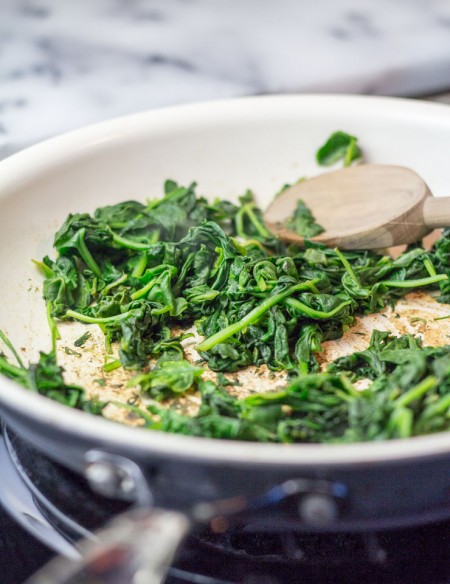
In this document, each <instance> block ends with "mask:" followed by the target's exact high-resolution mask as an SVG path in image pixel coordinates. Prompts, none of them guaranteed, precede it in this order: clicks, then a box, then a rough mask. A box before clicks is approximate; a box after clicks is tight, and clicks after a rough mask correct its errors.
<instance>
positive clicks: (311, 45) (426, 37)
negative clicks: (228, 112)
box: [0, 0, 450, 157]
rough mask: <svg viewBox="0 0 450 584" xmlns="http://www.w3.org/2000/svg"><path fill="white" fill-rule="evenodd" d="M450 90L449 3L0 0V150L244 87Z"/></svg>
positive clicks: (391, 0) (263, 90) (231, 93)
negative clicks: (103, 120) (158, 107)
mask: <svg viewBox="0 0 450 584" xmlns="http://www.w3.org/2000/svg"><path fill="white" fill-rule="evenodd" d="M444 89H450V0H0V157H2V156H5V155H7V154H9V153H11V152H14V151H16V150H18V149H20V148H22V147H24V146H26V145H28V144H31V143H34V142H36V141H38V140H40V139H42V138H45V137H47V136H50V135H54V134H57V133H60V132H62V131H65V130H68V129H71V128H75V127H78V126H81V125H83V124H86V123H90V122H94V121H98V120H101V119H105V118H107V117H111V116H116V115H121V114H124V113H129V112H133V111H139V110H143V109H147V108H152V107H156V106H161V105H168V104H174V103H181V102H189V101H195V100H204V99H211V98H223V97H229V96H237V95H244V94H260V93H277V92H312V91H315V92H347V93H377V94H384V95H417V94H424V93H430V92H433V91H439V90H444Z"/></svg>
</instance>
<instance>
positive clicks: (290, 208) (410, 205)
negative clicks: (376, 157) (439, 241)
mask: <svg viewBox="0 0 450 584" xmlns="http://www.w3.org/2000/svg"><path fill="white" fill-rule="evenodd" d="M299 199H301V200H302V201H303V202H304V203H305V205H306V206H307V207H309V209H310V210H311V212H312V214H313V215H314V218H315V220H316V222H317V223H318V224H319V225H321V226H322V227H323V228H324V230H325V231H324V233H322V234H320V235H317V236H315V237H312V238H311V240H312V241H317V242H320V243H324V244H325V245H327V246H329V247H339V248H341V249H375V248H384V247H390V246H394V245H401V244H405V243H413V242H415V241H417V240H420V239H421V238H422V237H424V236H425V235H426V234H427V233H429V232H430V231H432V230H433V229H435V228H438V227H445V226H450V197H436V198H434V197H433V195H432V193H431V191H430V189H429V188H428V186H427V185H426V184H425V182H424V181H423V179H422V178H421V177H420V176H419V175H418V174H416V173H415V172H413V171H412V170H411V169H409V168H405V167H403V166H389V165H382V164H362V165H360V166H353V167H350V168H344V169H342V170H337V171H335V172H328V173H325V174H322V175H320V176H317V177H315V178H312V179H309V180H305V181H303V182H300V183H298V184H296V185H294V186H292V187H289V188H288V189H286V190H285V191H283V192H282V193H281V194H280V195H278V197H276V198H275V199H274V200H273V201H272V203H271V204H270V205H269V207H268V209H267V210H266V212H265V213H264V221H265V223H266V225H267V227H268V228H269V229H270V231H272V232H273V233H274V234H276V235H278V236H279V237H280V238H281V239H283V240H285V241H289V242H293V243H296V244H298V245H302V244H303V243H304V239H303V237H300V236H299V235H297V234H296V233H295V232H294V231H291V230H289V229H287V228H286V227H285V225H284V224H285V222H286V220H287V219H288V218H289V217H292V215H293V213H294V211H295V209H296V207H297V201H298V200H299Z"/></svg>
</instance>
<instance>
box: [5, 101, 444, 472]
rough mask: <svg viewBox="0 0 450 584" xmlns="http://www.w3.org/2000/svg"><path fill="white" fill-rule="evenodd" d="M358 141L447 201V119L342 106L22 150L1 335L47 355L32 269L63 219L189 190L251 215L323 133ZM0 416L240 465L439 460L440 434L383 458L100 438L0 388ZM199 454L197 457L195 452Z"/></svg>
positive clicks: (251, 113) (224, 117)
mask: <svg viewBox="0 0 450 584" xmlns="http://www.w3.org/2000/svg"><path fill="white" fill-rule="evenodd" d="M338 129H341V130H344V131H346V132H349V133H352V134H354V135H356V136H358V137H359V139H360V143H361V146H362V148H363V150H364V154H365V157H366V159H367V161H370V162H379V163H388V164H391V163H392V164H398V165H405V166H409V167H411V168H413V169H414V170H415V171H417V172H418V173H419V174H420V175H421V176H423V177H424V179H425V180H426V182H427V183H428V185H429V186H430V188H431V190H432V192H433V193H435V194H436V195H449V194H450V167H449V161H448V154H449V148H450V108H448V107H447V106H443V105H435V104H428V103H421V102H413V101H408V100H399V99H389V98H371V97H350V96H348V97H347V96H313V95H311V96H286V97H263V98H260V97H258V98H245V99H237V100H231V101H224V102H212V103H201V104H196V105H189V106H182V107H174V108H168V109H164V110H158V111H151V112H148V113H141V114H136V115H133V116H129V117H125V118H120V119H117V120H112V121H110V122H106V123H102V124H99V125H95V126H92V127H88V128H86V129H82V130H79V131H76V132H72V133H70V134H66V135H64V136H61V137H58V138H54V139H52V140H49V141H47V142H44V143H42V144H39V145H37V146H33V147H32V148H29V149H27V150H25V151H23V152H21V153H19V154H17V155H15V156H13V157H11V158H10V159H7V160H5V161H3V162H2V163H0V328H1V329H3V330H4V331H5V332H6V333H7V335H8V336H9V337H10V339H11V341H12V342H13V343H14V345H15V346H17V347H19V348H20V350H21V352H23V353H24V355H26V357H27V358H29V359H35V358H36V357H37V354H38V351H39V350H48V349H49V348H50V335H49V329H48V325H47V322H46V317H45V309H44V303H43V300H42V294H41V289H40V284H41V281H42V277H41V276H40V275H39V274H38V272H37V270H36V268H35V267H34V266H33V264H32V263H31V259H32V258H36V259H41V258H42V256H43V255H45V254H50V253H52V251H51V249H52V247H51V246H52V236H53V234H54V232H55V230H56V229H57V228H58V227H59V225H60V224H61V223H62V221H63V220H64V219H65V217H66V216H67V214H68V213H70V212H84V211H88V212H89V211H93V210H94V209H95V208H96V207H98V206H101V205H106V204H114V203H118V202H119V201H122V200H125V199H138V200H141V201H144V200H145V199H146V198H148V197H155V196H159V195H160V194H161V192H162V185H163V181H164V180H165V179H167V178H173V179H175V180H177V181H178V182H180V183H188V182H191V181H193V180H195V181H197V182H198V190H199V192H200V193H203V194H207V195H208V196H211V197H217V196H218V197H224V198H229V199H233V198H234V197H236V196H237V195H239V194H241V193H242V192H243V191H244V190H245V189H246V188H248V187H251V188H252V189H253V190H254V191H255V193H256V194H257V198H258V201H259V203H260V204H261V206H262V207H264V206H265V205H266V204H267V203H268V202H269V200H270V198H271V197H272V196H273V195H274V193H275V192H276V191H277V190H278V189H279V187H280V186H281V185H282V184H284V183H286V182H289V181H295V180H296V179H298V178H299V177H300V176H304V175H313V174H316V173H318V172H319V171H320V169H319V168H318V167H317V166H316V164H315V162H314V152H315V150H316V148H317V147H318V146H319V145H320V144H321V143H323V141H324V140H325V139H326V138H327V137H328V135H329V134H330V133H331V132H333V131H334V130H338ZM0 403H3V404H6V405H7V406H8V407H9V408H13V409H19V410H22V411H23V410H27V411H30V412H32V416H33V417H34V418H35V419H38V420H39V421H41V422H42V421H44V422H47V423H49V424H56V425H58V426H59V427H64V428H66V429H67V430H68V431H73V432H76V433H78V434H82V435H83V436H85V437H89V436H93V435H96V436H98V435H99V434H101V435H102V436H103V437H104V438H105V440H108V441H110V442H112V443H117V444H119V443H120V444H121V445H122V446H123V445H127V444H129V445H135V444H137V443H139V444H140V447H141V448H147V447H148V448H150V449H157V450H158V451H159V452H161V453H164V452H172V453H173V451H174V449H175V450H176V451H177V452H178V455H179V456H180V457H182V456H184V454H187V453H189V456H191V457H192V456H194V457H195V456H197V457H199V458H201V457H208V456H214V457H215V458H216V459H217V460H224V461H225V460H234V461H240V462H241V463H242V462H245V461H246V460H252V461H260V462H263V461H268V460H270V461H271V462H272V463H273V464H277V463H280V464H281V463H289V462H295V463H298V462H302V461H303V462H312V461H314V460H318V457H319V459H320V460H323V461H327V462H328V463H329V464H334V463H336V464H339V463H342V462H358V461H361V460H364V461H376V460H381V459H383V460H386V459H392V460H394V459H399V458H404V457H414V456H423V455H427V454H429V453H435V454H439V453H441V454H442V453H443V452H445V451H448V450H449V449H450V438H449V435H448V434H440V435H435V436H428V437H420V438H414V439H410V440H403V441H401V440H398V441H392V442H390V443H389V444H387V443H385V444H364V445H361V444H354V445H346V446H336V447H334V446H333V447H330V446H321V445H307V446H305V445H291V446H289V447H286V446H282V445H262V444H249V443H246V444H239V443H233V442H221V443H220V448H218V446H217V442H216V441H214V440H208V439H198V438H187V437H180V436H172V435H162V434H160V433H155V432H148V431H143V430H138V429H133V428H127V427H122V426H119V425H117V424H112V423H110V422H108V421H105V420H103V419H98V418H95V419H94V418H93V417H91V416H89V415H87V414H84V413H82V412H79V411H73V410H70V409H69V408H65V407H63V406H60V405H59V404H57V403H53V402H50V401H49V400H47V399H45V398H42V397H40V396H37V395H34V394H30V393H29V392H27V391H25V390H23V389H21V388H19V387H16V385H15V384H13V383H12V382H10V381H8V380H5V379H0ZM200 445H201V447H200Z"/></svg>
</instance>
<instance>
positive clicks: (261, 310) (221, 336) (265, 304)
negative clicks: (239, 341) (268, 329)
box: [197, 280, 317, 351]
mask: <svg viewBox="0 0 450 584" xmlns="http://www.w3.org/2000/svg"><path fill="white" fill-rule="evenodd" d="M313 282H314V283H316V282H317V281H314V280H313ZM309 285H310V282H302V283H299V284H294V286H290V287H289V288H287V289H286V290H284V291H283V292H278V293H277V294H274V295H273V296H269V297H268V298H266V299H265V300H263V301H262V302H261V304H260V305H259V306H257V307H256V308H254V309H253V310H251V311H250V312H249V313H248V314H246V315H245V316H244V317H243V318H242V319H241V320H240V321H238V322H235V323H233V324H230V325H229V326H227V327H225V328H224V329H222V330H221V331H219V332H217V333H216V334H214V335H212V336H211V337H208V338H207V339H205V340H204V341H202V342H201V343H200V344H199V345H198V346H197V351H209V350H210V349H211V348H212V347H214V346H215V345H218V344H219V343H222V342H223V341H225V340H226V339H228V338H229V337H232V336H233V335H235V334H237V333H239V332H240V331H242V330H243V329H245V328H246V327H248V326H249V325H251V324H253V323H254V322H256V321H257V320H259V319H260V318H261V316H263V315H264V314H265V313H266V312H267V311H268V310H269V309H270V308H271V307H272V306H274V305H275V304H278V302H281V301H282V300H284V299H285V298H287V297H288V296H290V295H291V294H293V293H294V292H298V291H299V290H305V289H309V287H310V286H309Z"/></svg>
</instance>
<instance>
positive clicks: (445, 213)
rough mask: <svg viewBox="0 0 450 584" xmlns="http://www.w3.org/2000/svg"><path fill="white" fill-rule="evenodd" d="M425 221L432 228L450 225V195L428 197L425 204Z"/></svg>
mask: <svg viewBox="0 0 450 584" xmlns="http://www.w3.org/2000/svg"><path fill="white" fill-rule="evenodd" d="M423 221H424V223H425V225H427V226H428V227H430V228H431V229H435V228H437V227H450V197H427V198H426V199H425V201H424V204H423Z"/></svg>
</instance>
